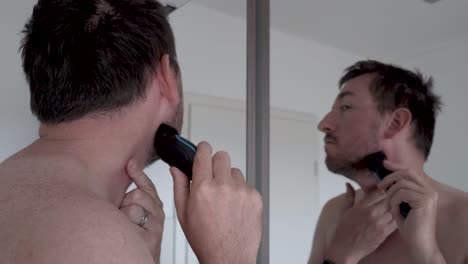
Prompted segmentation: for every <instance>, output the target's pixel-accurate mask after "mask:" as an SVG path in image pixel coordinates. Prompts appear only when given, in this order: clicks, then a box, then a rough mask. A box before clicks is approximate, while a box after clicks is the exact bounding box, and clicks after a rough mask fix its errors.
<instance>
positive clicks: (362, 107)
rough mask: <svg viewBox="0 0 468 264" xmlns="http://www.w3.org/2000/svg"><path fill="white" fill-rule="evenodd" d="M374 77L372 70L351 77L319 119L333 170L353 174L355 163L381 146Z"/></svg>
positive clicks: (327, 162) (379, 118) (327, 161)
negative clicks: (373, 89)
mask: <svg viewBox="0 0 468 264" xmlns="http://www.w3.org/2000/svg"><path fill="white" fill-rule="evenodd" d="M371 81H372V75H369V74H366V75H362V76H359V77H356V78H354V79H352V80H350V81H348V82H347V83H346V84H345V85H344V86H343V87H342V89H341V91H340V93H339V94H338V96H337V98H336V99H335V102H334V104H333V107H332V109H331V111H330V112H329V113H328V114H327V115H326V116H325V117H324V118H323V119H322V121H320V123H319V126H318V128H319V130H320V131H322V132H323V133H325V138H324V140H325V152H326V159H325V162H326V165H327V167H328V169H329V170H330V171H331V172H333V173H338V174H341V175H344V176H346V177H349V178H352V177H353V174H354V173H355V172H356V169H355V164H356V163H358V162H359V161H361V160H362V159H363V158H364V157H365V156H366V155H368V154H370V153H372V152H375V151H377V150H379V130H380V124H381V115H380V113H379V112H378V111H377V104H376V103H375V102H374V99H373V97H372V95H371V94H370V91H369V87H370V84H371Z"/></svg>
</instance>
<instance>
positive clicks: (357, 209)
mask: <svg viewBox="0 0 468 264" xmlns="http://www.w3.org/2000/svg"><path fill="white" fill-rule="evenodd" d="M346 187H347V190H346V197H345V199H346V201H345V205H344V206H345V208H344V213H343V214H342V215H341V217H340V220H339V222H338V225H337V228H336V229H335V233H334V235H333V238H332V240H331V243H330V245H329V246H328V247H327V249H326V250H325V258H328V259H330V260H332V261H334V262H336V263H346V264H349V263H351V264H354V263H358V262H359V261H360V260H361V259H362V258H364V257H365V256H367V255H369V254H370V253H372V252H373V251H374V250H376V249H377V248H378V247H379V246H380V244H382V243H383V242H384V241H385V239H386V238H387V237H388V236H389V235H390V234H391V233H393V232H394V231H395V230H396V227H397V224H396V222H395V220H393V217H392V214H391V212H390V209H389V206H388V202H387V200H386V194H385V192H384V191H383V190H379V189H375V190H373V191H372V192H370V193H369V194H367V195H366V196H365V197H364V198H363V199H362V200H361V201H359V202H357V203H355V202H354V200H355V195H356V194H355V190H354V189H353V187H352V186H351V185H350V184H349V183H347V184H346Z"/></svg>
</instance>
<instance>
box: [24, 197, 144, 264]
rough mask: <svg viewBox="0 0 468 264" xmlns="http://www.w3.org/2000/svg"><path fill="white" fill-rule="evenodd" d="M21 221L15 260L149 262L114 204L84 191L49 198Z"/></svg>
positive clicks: (142, 246) (127, 221)
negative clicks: (63, 196) (24, 220)
mask: <svg viewBox="0 0 468 264" xmlns="http://www.w3.org/2000/svg"><path fill="white" fill-rule="evenodd" d="M42 210H43V211H42V212H39V213H36V214H33V215H32V217H31V219H29V220H28V221H27V222H23V227H25V228H24V229H22V230H20V228H21V226H16V227H15V228H16V229H18V232H19V233H21V235H20V236H19V238H20V239H21V240H23V241H18V240H17V241H16V242H17V243H18V245H21V248H18V251H17V252H16V255H17V256H21V258H19V259H21V260H22V261H17V262H15V263H152V257H151V255H150V253H149V252H148V251H147V250H146V247H145V245H144V242H143V241H142V239H141V238H140V237H139V236H138V235H137V232H136V227H134V226H133V225H132V224H131V223H130V222H129V220H127V218H126V217H125V216H124V215H123V214H121V213H120V211H119V210H118V208H114V207H113V206H112V205H111V204H108V203H106V202H104V201H99V200H97V199H94V198H90V197H87V196H85V195H79V194H76V193H75V194H73V193H72V194H71V197H70V198H69V199H63V200H62V201H52V202H51V204H50V206H49V207H47V208H46V207H43V208H42Z"/></svg>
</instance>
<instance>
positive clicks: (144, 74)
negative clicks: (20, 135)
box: [0, 0, 262, 264]
mask: <svg viewBox="0 0 468 264" xmlns="http://www.w3.org/2000/svg"><path fill="white" fill-rule="evenodd" d="M24 34H25V37H24V40H23V43H22V44H23V45H22V58H23V68H24V72H25V75H26V78H27V80H28V83H29V86H30V92H31V109H32V112H33V113H34V115H35V116H36V117H37V118H38V119H39V121H40V122H41V125H40V129H39V139H38V140H36V141H35V142H33V143H32V144H31V145H29V146H27V147H26V148H24V149H23V150H21V151H19V152H18V153H16V154H15V155H13V156H12V157H10V158H9V159H7V160H6V161H4V162H3V163H1V164H0V212H1V213H0V256H1V262H2V263H15V264H21V263H28V264H29V263H47V264H55V263H57V264H58V263H70V264H74V263H77V264H78V263H79V264H83V263H89V264H93V263H96V264H97V263H99V264H105V263H109V264H110V263H113V264H119V263H122V264H128V263H138V264H147V263H148V264H149V263H159V254H160V244H161V238H162V230H163V224H164V213H163V210H162V204H161V202H160V200H159V198H158V197H157V193H156V189H155V188H154V186H153V185H152V184H151V182H150V180H149V179H148V177H146V175H144V173H143V172H142V170H143V168H144V167H145V166H146V165H148V164H151V163H152V162H154V161H155V160H156V159H157V157H156V155H155V151H154V149H153V137H154V134H155V132H156V130H157V128H158V127H159V126H160V124H161V123H167V124H170V125H172V126H174V127H175V128H177V129H178V130H180V128H181V125H182V113H183V111H182V105H183V103H182V94H181V92H182V88H181V77H180V71H179V67H178V64H177V60H176V52H175V44H174V38H173V34H172V30H171V27H170V25H169V23H168V21H167V18H166V15H165V13H164V10H163V8H162V6H161V5H160V4H159V3H158V2H156V1H152V0H134V1H121V0H83V1H75V0H66V1H64V0H40V1H39V3H38V4H37V5H36V7H35V9H34V11H33V14H32V17H31V19H30V20H29V22H28V23H27V24H26V27H25V30H24ZM171 173H172V176H173V178H174V193H175V202H176V209H177V215H178V218H179V221H180V223H181V226H182V228H183V230H184V232H185V234H186V236H187V238H188V240H189V243H190V245H191V246H192V248H193V249H194V252H195V253H196V255H197V257H198V259H199V261H200V262H201V263H255V262H256V255H257V250H258V246H259V243H260V237H261V217H262V215H261V211H262V201H261V197H260V195H259V194H258V192H256V191H255V189H253V188H252V187H250V186H248V185H247V184H246V182H245V180H244V177H243V175H242V173H241V172H240V171H239V170H238V169H235V168H231V164H230V159H229V155H228V154H226V153H224V152H218V153H216V154H215V155H214V156H213V155H212V150H211V147H210V145H209V144H208V143H206V142H202V143H200V144H199V145H198V151H197V153H196V156H195V162H194V166H193V180H192V182H191V183H189V181H188V179H187V177H186V176H185V175H184V174H183V173H182V172H180V171H179V170H177V169H175V168H171ZM132 181H134V182H135V183H136V185H137V187H138V188H137V189H136V190H135V191H132V192H130V193H128V194H125V192H126V190H127V188H128V187H129V185H130V184H131V182H132Z"/></svg>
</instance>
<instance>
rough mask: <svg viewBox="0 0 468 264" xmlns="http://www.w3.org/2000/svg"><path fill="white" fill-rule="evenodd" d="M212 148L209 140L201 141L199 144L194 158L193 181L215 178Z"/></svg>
mask: <svg viewBox="0 0 468 264" xmlns="http://www.w3.org/2000/svg"><path fill="white" fill-rule="evenodd" d="M211 159H212V149H211V146H210V144H208V143H207V142H201V143H200V144H198V146H197V152H196V153H195V157H194V160H193V175H192V182H193V183H197V182H198V181H200V180H203V179H208V178H213V166H212V160H211Z"/></svg>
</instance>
